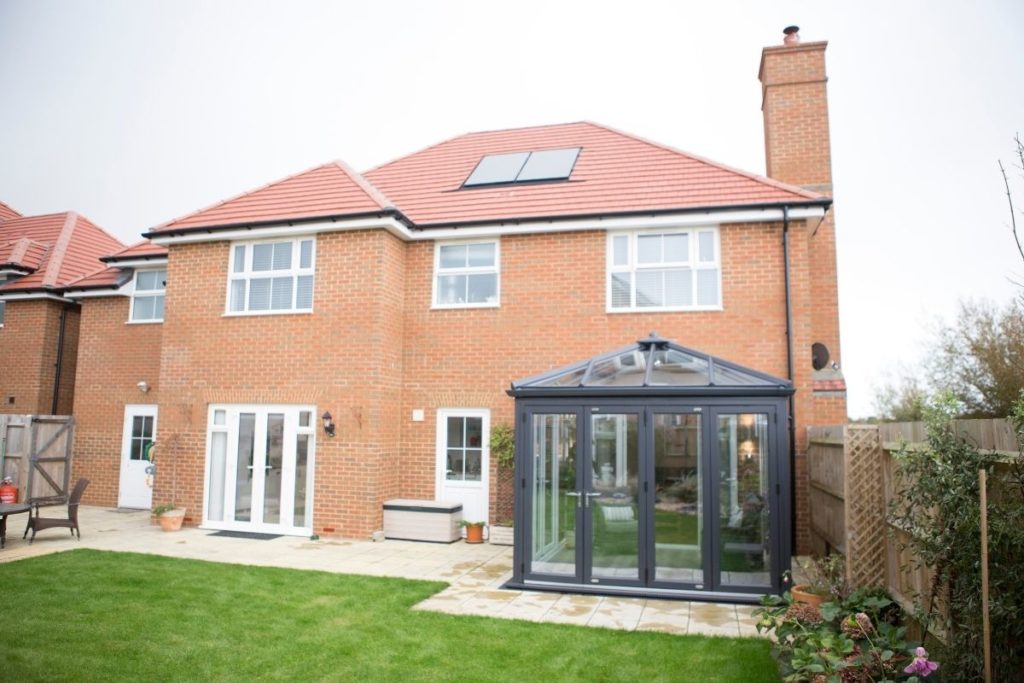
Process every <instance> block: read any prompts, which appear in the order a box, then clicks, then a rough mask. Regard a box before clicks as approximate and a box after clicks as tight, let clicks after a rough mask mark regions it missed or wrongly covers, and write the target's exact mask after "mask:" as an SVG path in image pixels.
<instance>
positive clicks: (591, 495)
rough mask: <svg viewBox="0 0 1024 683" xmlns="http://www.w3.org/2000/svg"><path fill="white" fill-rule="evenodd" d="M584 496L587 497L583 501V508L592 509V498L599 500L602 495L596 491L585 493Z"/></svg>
mask: <svg viewBox="0 0 1024 683" xmlns="http://www.w3.org/2000/svg"><path fill="white" fill-rule="evenodd" d="M583 495H584V496H585V498H584V499H583V507H585V508H588V507H590V499H591V498H597V497H599V496H600V495H601V494H600V493H597V492H596V491H588V492H586V493H584V494H583Z"/></svg>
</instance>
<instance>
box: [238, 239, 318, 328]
mask: <svg viewBox="0 0 1024 683" xmlns="http://www.w3.org/2000/svg"><path fill="white" fill-rule="evenodd" d="M307 240H308V241H310V242H312V243H313V246H312V250H311V255H310V266H309V268H301V267H299V264H300V263H301V261H300V259H301V258H302V243H303V242H305V241H307ZM283 242H291V244H292V263H291V267H290V268H287V269H281V270H260V271H254V270H253V269H252V254H253V248H254V247H255V246H256V245H258V244H280V243H283ZM238 247H245V263H244V264H243V267H242V270H241V271H240V272H237V273H236V272H235V252H236V251H237V248H238ZM305 275H308V276H311V277H312V278H313V296H314V297H316V236H315V235H301V236H298V237H289V238H285V239H282V238H280V237H278V238H273V239H264V240H247V241H239V242H231V245H230V248H229V256H228V278H227V286H226V291H225V296H224V315H225V316H231V317H234V316H251V315H297V314H299V315H301V314H306V313H312V312H313V303H312V301H311V302H310V306H309V308H294V307H293V308H289V309H283V310H266V311H251V310H248V307H249V281H250V280H253V279H262V278H275V277H291V278H292V302H293V305H294V301H295V298H296V297H297V296H298V286H297V285H298V278H299V276H305ZM239 280H241V281H244V282H245V283H246V285H245V306H246V308H245V310H241V311H232V310H231V283H232V282H236V281H239Z"/></svg>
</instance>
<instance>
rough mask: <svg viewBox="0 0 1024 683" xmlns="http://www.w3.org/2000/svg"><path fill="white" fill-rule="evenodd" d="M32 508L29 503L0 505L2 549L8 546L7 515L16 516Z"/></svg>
mask: <svg viewBox="0 0 1024 683" xmlns="http://www.w3.org/2000/svg"><path fill="white" fill-rule="evenodd" d="M31 509H32V506H31V505H29V504H28V503H3V504H0V548H3V547H4V546H5V545H6V544H7V515H16V514H18V513H19V512H28V511H29V510H31Z"/></svg>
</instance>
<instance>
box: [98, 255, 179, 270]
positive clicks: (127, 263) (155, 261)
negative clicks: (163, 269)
mask: <svg viewBox="0 0 1024 683" xmlns="http://www.w3.org/2000/svg"><path fill="white" fill-rule="evenodd" d="M107 265H108V266H110V267H111V268H120V269H121V270H124V269H126V268H138V269H139V270H141V269H143V268H154V267H156V266H166V265H167V257H166V256H160V257H158V258H151V259H141V258H139V259H128V260H124V261H113V262H110V263H107Z"/></svg>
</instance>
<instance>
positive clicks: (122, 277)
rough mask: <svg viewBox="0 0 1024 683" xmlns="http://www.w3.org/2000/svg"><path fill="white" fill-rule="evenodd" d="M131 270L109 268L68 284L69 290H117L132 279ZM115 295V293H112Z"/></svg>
mask: <svg viewBox="0 0 1024 683" xmlns="http://www.w3.org/2000/svg"><path fill="white" fill-rule="evenodd" d="M131 273H132V271H131V270H122V269H120V268H117V267H116V266H107V267H106V268H101V269H100V270H97V271H94V272H92V273H89V274H88V275H83V276H82V277H80V278H78V279H77V280H72V281H71V282H69V283H68V285H67V289H68V290H76V289H104V288H106V289H116V288H117V287H120V286H121V285H123V284H124V283H125V282H127V281H128V280H130V279H131V277H132V274H131ZM111 294H113V292H111Z"/></svg>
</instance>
